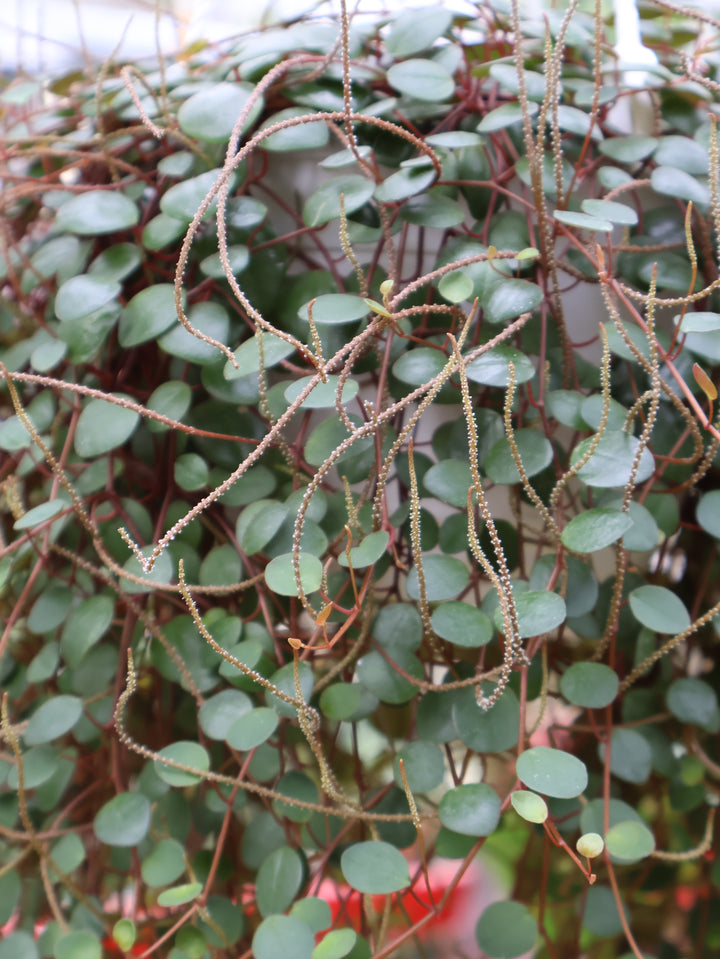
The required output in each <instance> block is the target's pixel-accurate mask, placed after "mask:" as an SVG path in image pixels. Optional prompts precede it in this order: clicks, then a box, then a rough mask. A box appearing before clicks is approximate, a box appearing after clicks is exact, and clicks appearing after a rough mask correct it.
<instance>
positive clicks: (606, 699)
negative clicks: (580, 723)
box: [560, 663, 619, 709]
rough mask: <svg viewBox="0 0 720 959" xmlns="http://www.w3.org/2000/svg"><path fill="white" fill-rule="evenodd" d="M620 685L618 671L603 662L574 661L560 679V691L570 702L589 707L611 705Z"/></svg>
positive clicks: (597, 707) (596, 707) (595, 707)
mask: <svg viewBox="0 0 720 959" xmlns="http://www.w3.org/2000/svg"><path fill="white" fill-rule="evenodd" d="M618 687H619V680H618V676H617V673H616V672H615V670H614V669H610V667H609V666H605V665H604V664H603V663H573V665H572V666H570V667H569V668H568V669H567V670H566V671H565V672H564V673H563V676H562V679H561V680H560V691H561V692H562V694H563V696H564V697H565V698H566V699H567V700H568V702H571V703H573V704H574V705H575V706H584V707H586V708H587V709H601V708H602V707H603V706H609V705H610V703H611V702H612V701H613V700H614V699H615V697H616V696H617V692H618Z"/></svg>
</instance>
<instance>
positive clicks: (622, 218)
mask: <svg viewBox="0 0 720 959" xmlns="http://www.w3.org/2000/svg"><path fill="white" fill-rule="evenodd" d="M582 208H583V211H584V212H585V213H588V214H590V216H593V217H598V218H599V219H604V220H609V221H610V222H611V223H619V224H620V225H621V226H635V225H636V224H637V222H638V215H637V211H636V210H633V208H632V207H631V206H626V205H625V204H624V203H615V202H614V201H613V200H583V201H582Z"/></svg>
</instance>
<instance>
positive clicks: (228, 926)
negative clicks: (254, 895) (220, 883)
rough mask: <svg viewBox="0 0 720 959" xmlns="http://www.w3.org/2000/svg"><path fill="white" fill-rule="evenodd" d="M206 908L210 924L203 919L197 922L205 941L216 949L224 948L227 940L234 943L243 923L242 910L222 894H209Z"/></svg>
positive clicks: (243, 915)
mask: <svg viewBox="0 0 720 959" xmlns="http://www.w3.org/2000/svg"><path fill="white" fill-rule="evenodd" d="M207 910H208V912H209V913H210V919H211V920H212V926H211V925H210V924H209V922H208V923H206V922H204V921H202V922H200V923H199V924H198V928H199V929H200V931H201V932H202V934H203V936H204V937H205V939H206V940H207V942H208V943H209V944H210V945H211V946H214V947H215V948H216V949H226V948H227V944H228V942H229V943H231V944H233V943H236V942H237V941H238V939H239V938H240V936H241V935H242V932H243V927H244V925H245V913H244V910H242V909H241V908H240V907H239V906H236V905H235V904H234V903H233V902H231V901H230V900H229V899H225V898H223V897H222V896H210V897H209V898H208V901H207ZM213 927H214V928H213Z"/></svg>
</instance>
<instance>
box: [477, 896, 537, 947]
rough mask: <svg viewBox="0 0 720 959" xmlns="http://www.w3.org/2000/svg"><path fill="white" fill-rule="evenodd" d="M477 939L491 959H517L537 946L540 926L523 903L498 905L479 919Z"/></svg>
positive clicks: (488, 908) (499, 903) (488, 909)
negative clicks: (516, 958) (515, 958)
mask: <svg viewBox="0 0 720 959" xmlns="http://www.w3.org/2000/svg"><path fill="white" fill-rule="evenodd" d="M475 938H476V940H477V944H478V946H479V947H480V948H481V949H482V951H483V952H484V954H485V955H486V956H488V957H489V959H514V957H515V956H522V955H523V954H524V953H526V952H530V951H531V950H532V949H533V947H534V946H535V943H536V942H537V938H538V927H537V922H536V921H535V918H534V917H533V915H532V913H531V912H530V910H529V909H528V908H527V906H524V905H523V904H522V903H520V902H510V901H506V902H494V903H493V904H492V905H490V906H488V907H487V908H486V909H485V910H484V912H483V913H482V915H481V916H480V918H479V919H478V922H477V926H476V927H475Z"/></svg>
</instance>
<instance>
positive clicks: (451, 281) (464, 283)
mask: <svg viewBox="0 0 720 959" xmlns="http://www.w3.org/2000/svg"><path fill="white" fill-rule="evenodd" d="M474 287H475V284H474V283H473V281H472V278H471V277H469V276H468V275H467V273H463V271H462V270H453V272H452V273H446V274H445V276H443V277H442V278H441V279H440V282H439V284H438V290H439V291H440V295H441V296H443V297H444V298H445V299H446V300H447V301H448V303H462V302H463V301H464V300H469V299H470V298H471V296H472V292H473V289H474Z"/></svg>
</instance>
